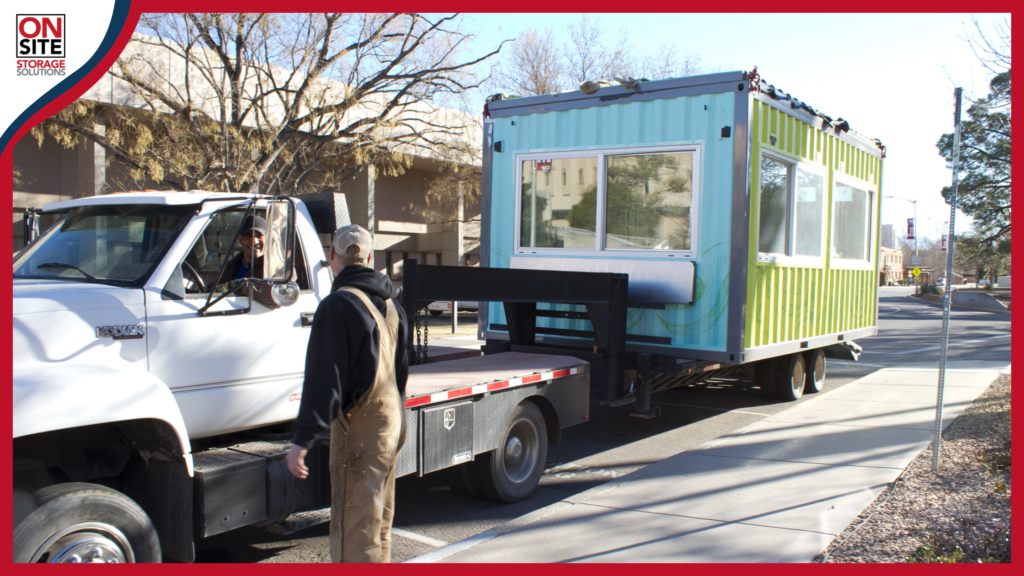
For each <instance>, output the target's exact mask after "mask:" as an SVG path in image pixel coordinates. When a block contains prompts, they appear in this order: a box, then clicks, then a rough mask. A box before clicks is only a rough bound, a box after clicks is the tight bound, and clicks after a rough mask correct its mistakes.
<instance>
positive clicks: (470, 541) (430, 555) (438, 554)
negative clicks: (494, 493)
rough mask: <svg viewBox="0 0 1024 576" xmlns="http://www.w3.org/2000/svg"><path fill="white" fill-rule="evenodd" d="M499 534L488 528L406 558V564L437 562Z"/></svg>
mask: <svg viewBox="0 0 1024 576" xmlns="http://www.w3.org/2000/svg"><path fill="white" fill-rule="evenodd" d="M391 530H392V531H394V528H392V529H391ZM497 535H498V531H497V530H494V529H491V530H487V531H486V532H481V533H479V534H477V535H476V536H470V537H469V538H466V539H465V540H461V541H459V542H456V543H455V544H452V545H450V546H446V547H444V548H438V549H437V550H434V551H433V552H427V553H426V554H423V555H422V556H417V557H415V558H413V559H411V560H406V561H405V562H404V564H429V563H431V562H437V561H438V560H440V559H442V558H445V557H447V556H451V555H452V554H456V553H458V552H462V551H463V550H466V549H469V548H472V547H473V546H476V545H477V544H480V543H482V542H486V541H488V540H490V539H491V538H494V537H495V536H497Z"/></svg>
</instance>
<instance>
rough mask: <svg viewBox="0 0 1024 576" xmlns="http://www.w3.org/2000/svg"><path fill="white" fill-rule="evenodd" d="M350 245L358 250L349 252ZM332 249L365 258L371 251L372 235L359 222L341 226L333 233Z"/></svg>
mask: <svg viewBox="0 0 1024 576" xmlns="http://www.w3.org/2000/svg"><path fill="white" fill-rule="evenodd" d="M352 246H356V247H357V248H359V252H350V251H349V248H350V247H352ZM334 251H335V252H339V253H342V254H352V255H353V256H357V257H359V258H366V257H367V256H369V255H370V252H372V251H373V236H370V233H369V232H368V231H367V230H366V228H363V227H362V226H360V225H359V224H349V225H348V226H342V227H341V228H338V230H337V232H335V233H334Z"/></svg>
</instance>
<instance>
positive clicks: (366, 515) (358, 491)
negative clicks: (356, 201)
mask: <svg viewBox="0 0 1024 576" xmlns="http://www.w3.org/2000/svg"><path fill="white" fill-rule="evenodd" d="M341 290H345V291H346V292H350V293H352V294H354V295H355V296H357V297H359V299H360V300H362V301H363V304H364V305H365V306H366V308H367V310H369V311H370V314H372V315H373V319H374V320H375V321H376V322H377V331H378V333H380V351H379V354H378V362H377V377H376V379H375V380H374V381H373V385H372V386H370V389H369V390H368V391H367V392H366V394H363V396H362V397H360V398H359V400H358V401H356V404H355V406H353V407H351V408H350V409H349V410H348V411H347V412H345V413H341V414H338V417H337V418H336V419H335V420H334V421H333V422H331V530H330V538H329V540H330V545H329V547H330V553H331V561H333V562H390V561H391V522H392V520H393V519H394V517H395V467H396V464H397V463H398V451H399V450H400V449H401V448H402V444H403V443H404V442H405V427H404V426H402V419H403V415H402V400H401V396H400V395H399V393H398V384H397V383H396V382H395V345H396V342H397V340H398V312H397V311H396V310H395V305H394V302H393V301H392V300H391V299H390V298H389V299H388V300H387V306H388V308H387V318H385V317H383V316H381V314H380V311H378V310H377V307H376V306H374V305H373V303H372V302H370V299H369V298H367V297H366V294H364V293H363V292H362V291H361V290H358V289H356V288H352V287H349V286H345V287H342V288H341Z"/></svg>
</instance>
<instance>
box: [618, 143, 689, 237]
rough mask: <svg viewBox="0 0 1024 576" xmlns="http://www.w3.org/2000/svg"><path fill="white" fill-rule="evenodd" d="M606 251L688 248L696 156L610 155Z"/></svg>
mask: <svg viewBox="0 0 1024 576" xmlns="http://www.w3.org/2000/svg"><path fill="white" fill-rule="evenodd" d="M606 190H607V192H606V195H607V203H606V206H607V210H606V211H605V247H606V248H607V249H609V250H689V249H690V236H691V235H690V216H691V215H690V208H691V206H692V205H693V153H692V152H675V153H670V154H640V155H631V156H609V157H608V175H607V181H606Z"/></svg>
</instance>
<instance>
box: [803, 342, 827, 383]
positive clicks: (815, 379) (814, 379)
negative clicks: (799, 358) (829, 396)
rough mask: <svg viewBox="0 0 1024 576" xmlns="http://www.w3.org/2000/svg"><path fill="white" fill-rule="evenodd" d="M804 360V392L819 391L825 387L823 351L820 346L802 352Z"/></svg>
mask: <svg viewBox="0 0 1024 576" xmlns="http://www.w3.org/2000/svg"><path fill="white" fill-rule="evenodd" d="M804 362H806V363H807V383H806V384H805V385H804V392H807V393H808V394H814V393H815V392H821V391H822V389H824V388H825V352H824V351H823V350H822V349H821V348H818V349H817V350H811V351H809V352H804Z"/></svg>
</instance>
